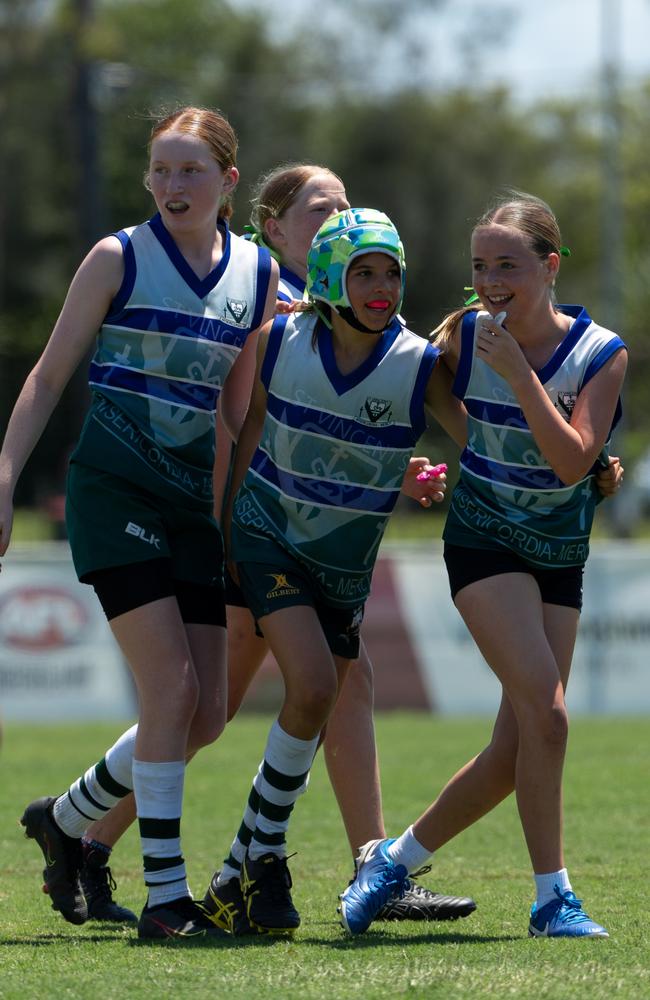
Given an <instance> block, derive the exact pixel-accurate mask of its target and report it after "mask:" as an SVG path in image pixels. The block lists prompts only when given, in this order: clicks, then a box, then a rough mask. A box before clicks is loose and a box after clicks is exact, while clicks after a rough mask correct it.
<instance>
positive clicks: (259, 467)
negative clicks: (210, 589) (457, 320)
mask: <svg viewBox="0 0 650 1000" xmlns="http://www.w3.org/2000/svg"><path fill="white" fill-rule="evenodd" d="M313 334H315V335H316V343H315V346H314V344H313V342H312V335H313ZM437 356H438V351H437V350H436V349H434V348H432V347H431V345H430V344H428V342H427V341H426V340H424V339H423V338H421V337H418V336H416V335H415V334H413V333H411V332H410V331H408V330H405V329H404V328H403V327H402V326H401V324H400V323H399V322H398V321H396V320H394V321H393V323H392V324H391V325H390V326H389V327H388V328H387V329H386V330H385V331H384V333H383V334H381V335H380V336H378V337H377V343H376V346H375V348H374V350H373V352H372V353H371V355H370V356H369V357H368V358H367V359H366V360H365V361H364V362H363V363H362V364H361V365H360V366H359V367H358V368H357V369H355V370H354V371H352V372H350V373H349V374H346V375H343V374H341V373H340V371H339V369H338V367H337V364H336V359H335V354H334V348H333V343H332V333H331V331H330V330H329V328H328V327H327V326H326V325H325V324H324V323H323V322H322V321H321V320H320V319H319V318H318V317H317V316H316V315H315V314H314V313H313V312H306V313H299V314H295V315H291V316H280V317H277V318H276V320H275V321H274V323H273V327H272V329H271V333H270V336H269V341H268V346H267V350H266V355H265V358H264V362H263V365H262V370H261V378H262V381H263V383H264V386H265V388H266V390H267V412H266V416H265V420H264V425H263V429H262V434H261V440H260V444H259V447H258V448H257V450H256V452H255V454H254V456H253V459H252V462H251V467H250V469H249V470H248V473H247V474H246V477H245V479H244V482H243V484H242V486H241V488H240V490H239V492H238V494H237V497H236V499H235V504H234V512H233V528H234V531H233V555H234V558H235V559H236V560H240V561H245V560H247V559H252V558H253V555H252V553H254V545H252V544H251V540H252V541H253V542H254V538H255V536H259V535H260V534H261V535H265V536H269V537H271V538H273V539H274V540H275V541H276V542H277V543H278V544H279V545H281V546H282V547H283V548H284V549H285V551H287V552H288V553H289V554H290V555H291V557H292V558H295V559H296V560H297V561H298V562H299V563H301V564H302V565H303V567H305V568H306V569H307V571H308V573H309V574H310V577H311V579H312V580H313V581H314V583H315V586H316V592H317V593H319V594H320V595H321V598H322V600H324V601H325V602H326V603H329V604H332V605H336V606H342V607H345V606H355V605H358V604H360V603H361V602H362V601H364V600H365V598H366V597H367V596H368V593H369V591H370V580H371V576H372V570H373V567H374V563H375V559H376V556H377V549H378V547H379V543H380V541H381V538H382V535H383V532H384V529H385V527H386V523H387V521H388V518H389V516H390V513H391V511H392V509H393V507H394V505H395V501H396V500H397V497H398V495H399V490H400V486H401V483H402V479H403V477H404V473H405V471H406V468H407V465H408V461H409V458H410V457H411V454H412V451H413V448H414V446H415V443H416V441H417V439H418V438H419V436H420V434H421V433H422V431H423V430H424V427H425V415H424V393H425V389H426V385H427V382H428V380H429V376H430V375H431V372H432V370H433V367H434V365H435V363H436V358H437ZM238 538H239V539H240V541H239V542H238V541H237V539H238ZM238 545H239V548H238Z"/></svg>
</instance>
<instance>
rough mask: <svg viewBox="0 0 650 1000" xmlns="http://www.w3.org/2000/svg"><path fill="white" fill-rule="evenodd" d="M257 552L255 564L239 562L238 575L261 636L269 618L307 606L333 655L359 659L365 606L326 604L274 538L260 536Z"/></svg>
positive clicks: (313, 584)
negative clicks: (297, 607) (261, 622)
mask: <svg viewBox="0 0 650 1000" xmlns="http://www.w3.org/2000/svg"><path fill="white" fill-rule="evenodd" d="M258 542H259V544H258ZM255 549H256V552H255V561H254V562H253V561H252V560H250V561H249V560H246V561H245V562H238V563H237V572H238V574H239V584H240V587H241V589H242V592H243V594H244V598H245V600H246V605H247V606H248V608H249V609H250V611H251V614H252V615H253V618H254V619H255V624H256V627H257V629H258V633H259V634H260V635H262V634H263V632H262V629H261V628H260V624H259V622H260V619H262V618H264V617H266V615H271V614H273V612H274V611H279V610H280V609H281V608H291V607H296V606H297V605H307V606H308V607H311V608H313V609H314V610H315V612H316V614H317V616H318V620H319V622H320V625H321V628H322V629H323V634H324V636H325V639H326V641H327V645H328V646H329V648H330V650H331V651H332V653H334V655H335V656H341V657H343V658H344V659H347V660H356V659H357V658H358V656H359V641H360V640H359V632H360V629H361V622H362V621H363V611H364V605H363V604H358V605H356V606H355V607H350V608H345V607H343V608H337V607H334V605H332V604H326V603H325V602H324V601H323V600H322V598H321V597H320V594H319V593H318V591H317V588H316V585H315V583H314V581H313V580H312V579H311V577H310V575H309V573H308V571H307V570H306V569H305V568H304V567H303V566H301V565H300V563H299V562H297V560H295V559H293V558H292V556H291V555H290V554H289V553H288V552H287V551H286V550H285V549H283V548H282V546H281V545H278V544H277V542H274V541H273V539H271V538H262V537H260V536H257V535H256V536H255Z"/></svg>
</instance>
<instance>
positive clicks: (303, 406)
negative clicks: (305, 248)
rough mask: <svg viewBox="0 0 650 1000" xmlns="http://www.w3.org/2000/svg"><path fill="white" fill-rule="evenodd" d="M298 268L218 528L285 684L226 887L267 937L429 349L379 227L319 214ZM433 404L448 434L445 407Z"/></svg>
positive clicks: (282, 925)
mask: <svg viewBox="0 0 650 1000" xmlns="http://www.w3.org/2000/svg"><path fill="white" fill-rule="evenodd" d="M307 271H308V273H307V293H308V295H309V298H310V300H311V302H312V303H313V308H311V309H310V310H308V311H306V312H301V313H294V314H289V315H284V316H278V317H276V319H275V320H274V321H273V322H272V323H270V324H268V325H267V327H266V328H265V329H264V330H263V331H262V340H261V343H260V348H259V351H258V366H257V373H256V379H255V385H254V388H253V394H252V399H251V405H250V408H249V411H248V415H247V418H246V421H245V424H244V427H243V429H242V433H241V435H240V439H239V443H238V446H237V452H236V456H235V464H234V471H233V485H232V490H231V493H230V498H229V501H228V503H227V505H226V518H225V522H226V532H227V534H228V536H229V538H230V543H229V544H230V556H231V562H232V566H233V571H234V572H235V573H237V574H238V577H239V583H240V585H241V587H242V589H243V591H244V595H245V597H246V601H247V604H248V606H249V608H250V609H251V612H252V614H253V615H254V617H255V619H256V621H257V623H258V626H259V628H260V630H261V631H262V632H263V634H264V637H265V639H266V641H267V642H268V643H269V646H270V648H271V650H272V652H273V654H274V656H275V658H276V660H277V662H278V664H279V667H280V670H281V671H282V674H283V678H284V681H285V698H284V702H283V705H282V709H281V711H280V714H279V717H278V719H277V721H276V722H275V723H274V724H273V726H272V728H271V732H270V734H269V738H268V742H267V746H266V750H265V753H264V759H263V761H262V764H261V766H260V769H259V771H258V774H257V776H256V778H255V782H254V785H253V789H252V791H251V794H250V796H249V799H248V807H247V810H246V813H245V817H244V825H245V826H246V827H247V828H248V830H249V831H253V833H252V836H251V838H250V842H249V843H248V845H247V847H248V849H247V853H246V856H245V858H244V861H243V865H242V874H241V880H240V882H241V889H242V893H243V897H244V903H245V907H246V917H247V919H248V921H249V922H250V924H251V925H252V926H253V927H254V928H257V929H259V930H262V931H267V932H271V933H273V932H275V933H286V932H290V931H292V930H293V929H294V928H295V927H297V926H298V924H299V922H300V918H299V916H298V913H297V912H296V910H295V908H294V906H293V902H292V900H291V894H290V891H289V890H290V887H291V881H290V876H289V872H288V869H287V864H286V845H285V837H286V830H287V826H288V822H289V816H290V813H291V810H292V808H293V805H294V803H295V801H296V799H297V797H298V795H299V794H301V792H303V791H304V790H305V788H306V783H307V777H308V774H309V769H310V767H311V763H312V760H313V756H314V753H315V751H316V748H317V745H318V741H319V736H320V733H321V731H322V729H323V727H324V725H325V724H326V722H327V719H328V716H329V714H330V712H331V711H332V708H333V706H334V703H335V701H336V697H337V694H338V690H339V688H340V685H341V683H342V681H343V679H344V678H345V675H346V672H347V669H348V666H349V664H350V662H351V661H352V660H354V659H355V658H356V656H357V655H358V650H359V627H360V624H361V621H362V618H363V608H364V603H365V600H366V598H367V596H368V594H369V591H370V581H371V577H372V571H373V567H374V562H375V559H376V556H377V550H378V547H379V542H380V540H381V536H382V534H383V531H384V528H385V526H386V523H387V521H388V518H389V516H390V512H391V510H392V508H393V506H394V504H395V501H396V499H397V496H398V494H399V489H400V485H401V482H402V479H403V476H404V473H405V470H406V468H407V466H408V462H409V458H410V456H411V453H412V450H413V447H414V445H415V443H416V441H417V439H418V437H419V436H420V434H421V432H422V431H423V430H424V427H425V414H424V407H425V404H431V403H432V402H433V400H434V392H433V387H434V384H435V383H436V381H437V375H436V374H435V373H436V372H437V369H436V359H437V356H438V351H437V349H435V348H432V347H431V345H430V344H428V343H427V342H426V341H425V340H423V339H422V338H420V337H417V336H415V335H414V334H412V333H410V332H409V331H408V330H405V329H404V327H403V325H402V322H401V321H400V319H399V318H398V313H399V309H400V306H401V303H402V298H403V294H404V283H405V261H404V251H403V247H402V244H401V241H400V239H399V235H398V233H397V231H396V229H395V227H394V225H393V224H392V222H391V221H390V220H389V219H388V218H387V216H385V215H383V213H381V212H376V211H374V210H370V209H348V210H346V211H343V212H339V213H337V214H336V215H334V216H332V217H331V218H330V219H329V220H327V221H326V222H325V223H324V225H323V226H322V227H321V229H320V230H319V231H318V233H317V235H316V237H315V238H314V241H313V243H312V246H311V248H310V251H309V255H308V268H307ZM437 395H440V398H441V400H443V401H444V405H445V410H446V412H444V413H443V412H441V413H439V414H438V416H439V417H440V419H441V422H443V423H444V425H445V426H446V427H447V428H449V429H451V427H454V428H455V429H456V428H457V427H458V426H460V423H461V422H462V419H463V416H462V411H461V410H460V407H458V408H456V404H455V403H454V401H453V400H452V397H451V396H450V394H449V393H440V394H438V393H436V396H437ZM454 421H456V423H454Z"/></svg>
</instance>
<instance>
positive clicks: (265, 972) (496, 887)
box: [0, 715, 650, 1000]
mask: <svg viewBox="0 0 650 1000" xmlns="http://www.w3.org/2000/svg"><path fill="white" fill-rule="evenodd" d="M269 721H270V720H269V719H268V718H264V717H259V716H251V715H240V716H239V718H238V719H236V720H235V722H234V723H232V724H231V726H230V727H229V728H228V730H227V732H226V734H225V736H224V737H223V738H222V739H221V740H220V741H219V743H218V744H217V745H215V746H214V747H212V748H210V749H209V750H205V751H203V752H202V754H200V755H199V757H198V758H197V760H195V761H194V762H193V763H192V765H191V767H190V769H189V771H188V776H187V782H186V798H185V818H184V825H183V845H184V852H185V856H186V859H187V861H188V867H189V874H190V881H191V885H192V888H193V891H194V893H195V895H196V896H202V895H203V892H204V891H205V888H206V886H207V883H208V880H209V878H210V876H211V874H212V872H213V870H214V868H215V867H216V866H218V865H219V864H220V859H221V858H222V857H223V856H224V854H225V851H226V848H227V846H228V844H229V843H230V839H231V837H232V834H233V832H234V830H235V828H236V826H237V825H238V823H239V819H240V816H241V812H242V808H243V805H244V800H245V797H246V795H247V791H248V787H249V783H250V780H251V778H252V775H253V773H254V769H255V767H256V765H257V762H258V758H259V756H260V753H261V750H262V748H263V743H264V740H265V736H266V731H267V729H268V725H269ZM377 726H378V742H379V747H380V753H381V761H382V774H383V790H384V808H385V814H386V824H387V828H388V830H389V832H391V833H397V832H401V830H402V829H403V827H404V826H405V824H406V823H407V822H409V821H411V820H412V819H414V818H415V816H416V815H417V814H418V812H419V810H420V809H421V807H423V806H424V805H425V804H427V803H428V801H429V800H430V798H432V797H433V795H434V794H435V792H436V790H437V789H438V787H439V786H440V784H441V782H442V781H444V780H445V778H446V777H448V776H449V775H450V774H451V773H452V771H453V770H454V769H455V768H456V767H458V766H459V765H460V764H461V763H463V762H464V760H465V759H466V758H467V757H468V756H469V755H470V754H473V753H474V752H476V751H477V750H478V749H480V747H481V746H482V744H483V742H484V741H485V740H486V738H487V736H488V734H489V725H488V722H487V721H486V720H481V721H471V720H467V721H453V720H442V721H441V720H438V719H435V718H432V717H429V716H424V715H387V716H380V717H379V718H378V721H377ZM648 728H649V727H648V720H647V719H640V720H623V721H616V720H586V719H578V720H576V721H574V723H573V726H572V732H571V737H570V748H569V756H568V761H567V766H566V783H565V802H566V814H567V815H566V823H565V827H566V842H567V862H568V866H569V871H570V874H571V876H572V880H573V884H574V888H575V890H576V892H577V893H578V895H583V896H584V897H585V899H586V902H587V909H588V912H590V913H591V914H592V915H593V916H594V917H595V918H596V919H597V920H599V921H600V922H602V923H604V924H605V926H606V927H607V928H608V929H609V931H610V934H611V937H610V939H609V940H607V941H582V942H580V941H548V940H530V939H528V938H527V936H526V935H527V912H528V907H529V905H530V902H531V896H532V880H531V877H530V874H529V864H528V859H527V855H526V851H525V848H524V845H523V840H522V836H521V833H520V829H519V824H518V819H517V815H516V810H515V807H514V803H513V802H512V801H509V802H506V803H504V804H503V805H502V806H500V807H499V808H498V809H497V810H495V811H494V812H493V813H492V814H491V815H490V816H488V817H486V818H485V819H484V820H482V821H481V823H480V824H478V825H477V826H476V827H474V828H473V829H471V830H469V831H467V832H466V833H464V834H463V835H462V836H460V837H459V838H457V839H456V840H455V841H454V842H453V843H452V844H449V845H447V847H445V848H444V849H443V850H442V851H440V853H439V854H438V855H437V856H436V858H435V859H434V870H433V872H432V873H431V874H430V875H428V876H426V877H425V880H424V881H425V882H426V884H428V885H430V886H431V887H432V888H436V889H440V890H441V891H447V892H459V893H467V894H470V895H473V896H474V898H475V899H476V900H477V903H478V910H477V911H476V913H474V914H473V915H472V916H470V917H469V918H467V919H466V920H463V921H460V922H457V923H451V924H435V923H434V924H425V925H423V924H419V925H418V924H405V923H402V924H391V925H385V924H384V925H382V924H375V925H373V927H372V928H371V929H370V930H369V931H368V933H367V934H366V935H364V936H362V937H360V938H357V939H354V940H350V939H347V938H346V937H345V936H344V934H343V931H342V930H341V929H340V927H339V926H338V923H337V915H336V902H337V900H336V896H337V893H338V892H340V891H341V889H342V888H344V886H345V885H346V883H347V880H348V878H349V876H350V871H351V860H350V855H349V851H348V848H347V845H346V842H345V836H344V833H343V827H342V824H341V821H340V818H339V815H338V812H337V809H336V806H335V803H334V799H333V796H332V793H331V790H330V788H329V784H328V782H327V779H326V774H325V771H324V768H323V764H322V760H320V759H318V760H317V762H316V765H315V768H314V773H313V776H312V781H311V784H310V789H309V792H308V794H307V795H306V796H305V798H303V799H302V800H300V801H299V803H298V805H297V807H296V811H295V813H294V818H293V821H292V827H291V831H290V843H289V848H290V851H296V852H297V853H296V855H295V857H293V858H292V860H291V862H290V865H291V870H292V873H293V878H294V899H295V902H296V905H297V906H298V909H299V910H300V912H301V915H302V926H301V928H300V929H299V931H298V932H297V934H296V936H295V938H294V939H293V940H292V941H282V940H275V941H273V940H265V939H262V938H260V939H249V938H244V939H236V938H235V939H232V943H231V942H230V941H225V942H219V944H218V945H217V946H214V945H213V946H208V947H203V946H200V945H195V946H191V947H182V946H181V947H178V946H174V945H162V946H157V945H151V944H145V945H139V944H138V942H137V939H136V937H135V934H134V932H133V931H132V930H125V929H123V928H119V927H115V926H105V925H101V924H97V923H93V922H89V923H88V924H86V925H84V926H83V927H81V928H76V927H73V926H72V925H70V924H67V923H66V922H65V921H64V920H63V919H62V918H61V917H60V916H59V915H58V914H55V913H54V912H53V911H52V910H51V909H50V908H49V904H48V900H47V897H46V896H44V895H42V894H41V892H40V890H39V886H40V870H41V867H42V863H41V857H40V852H39V851H38V849H37V847H36V846H35V844H34V842H33V841H28V840H25V839H24V838H23V837H22V831H21V828H20V827H19V826H18V817H19V816H20V815H21V812H22V809H23V808H24V806H25V804H26V803H27V802H29V801H30V800H31V799H33V798H35V797H37V796H39V795H42V794H48V793H49V794H53V793H56V792H59V791H61V790H62V789H63V788H64V787H66V786H67V784H68V783H69V781H70V780H71V779H72V778H73V777H75V776H76V775H77V774H78V773H79V771H80V770H81V769H83V767H84V766H86V765H88V764H89V763H91V762H92V761H93V760H95V759H96V758H98V757H99V756H101V754H102V752H103V750H104V749H105V748H106V746H108V745H109V744H110V742H111V741H112V739H113V738H114V736H116V735H117V734H118V732H119V731H120V729H121V727H119V728H118V727H116V726H107V725H92V726H85V727H81V726H65V727H64V726H51V727H35V726H28V725H17V724H14V725H7V726H6V727H5V734H4V745H3V748H2V752H1V754H0V803H1V808H0V816H1V817H2V823H1V826H0V869H1V879H0V945H1V952H0V997H1V998H3V1000H4V998H12V1000H13V998H20V1000H31V998H37V997H38V998H40V997H43V996H49V997H53V998H59V997H65V998H68V1000H77V998H79V1000H82V998H83V1000H89V998H92V1000H94V998H98V1000H100V998H101V1000H112V998H129V1000H131V998H133V1000H140V998H150V1000H154V998H165V1000H166V998H170V1000H171V998H174V1000H184V998H190V997H191V998H199V1000H201V998H204V997H205V998H207V997H216V998H224V1000H240V998H247V1000H267V998H273V1000H312V998H327V1000H339V998H347V997H350V998H357V997H359V998H364V1000H390V998H393V997H407V998H428V997H446V998H459V997H463V998H466V997H472V998H473V1000H480V998H485V997H491V998H493V997H516V998H535V1000H537V998H542V997H548V998H553V1000H559V998H573V997H581V998H582V997H584V998H590V1000H599V998H614V997H615V998H634V1000H643V998H648V997H650V935H649V934H648V929H647V928H648V916H647V914H648V867H649V859H650V834H649V829H650V822H649V810H648ZM112 867H113V873H114V875H115V877H116V878H117V880H118V892H117V894H116V896H117V898H118V899H119V901H120V902H123V903H124V904H125V905H128V906H130V907H131V908H132V909H134V910H136V912H139V910H140V908H141V907H142V905H143V896H144V893H143V887H142V883H141V876H140V859H139V851H138V840H137V836H136V833H135V831H134V830H130V831H129V833H128V834H127V835H126V836H125V838H124V839H123V841H122V843H121V844H120V845H119V846H118V848H117V849H116V850H115V852H114V855H113V864H112Z"/></svg>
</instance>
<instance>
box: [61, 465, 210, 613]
mask: <svg viewBox="0 0 650 1000" xmlns="http://www.w3.org/2000/svg"><path fill="white" fill-rule="evenodd" d="M66 524H67V529H68V537H69V540H70V548H71V550H72V558H73V561H74V565H75V569H76V571H77V576H78V577H79V579H80V580H81V581H82V582H83V583H90V584H91V585H92V586H95V589H96V590H97V589H98V588H97V584H98V583H101V593H100V592H99V590H98V594H99V596H100V600H102V606H104V599H105V600H106V602H107V604H108V605H109V606H110V608H111V609H113V611H114V609H115V607H120V608H121V609H122V610H121V611H120V612H119V613H124V611H128V610H132V608H133V607H140V606H142V605H143V604H146V603H149V602H150V601H151V600H157V599H158V598H159V597H165V596H172V595H173V596H176V597H177V598H179V604H181V603H182V606H183V608H184V609H185V611H184V613H183V619H184V620H185V621H187V620H188V619H187V618H186V617H185V614H186V613H187V612H188V605H189V604H190V603H191V596H190V595H193V597H194V599H195V601H196V604H197V607H198V606H204V600H203V598H202V597H201V596H200V594H201V589H202V588H206V589H207V593H206V595H205V602H206V603H205V608H207V607H208V605H210V604H212V599H213V597H214V603H215V604H216V606H217V608H219V607H220V606H223V604H224V600H223V542H222V538H221V532H220V530H219V527H218V525H217V523H216V521H215V520H214V518H213V517H212V515H211V513H209V511H208V510H207V509H200V508H189V507H179V506H178V505H175V504H171V503H169V502H168V501H166V500H164V499H163V498H161V497H158V496H156V495H155V494H152V493H149V492H148V491H147V490H144V489H142V488H141V487H139V486H137V485H136V484H134V483H131V482H129V481H128V480H126V479H121V478H120V477H119V476H115V475H113V474H111V473H107V472H103V471H101V470H98V469H92V468H89V467H88V466H85V465H81V464H80V463H78V462H73V463H71V465H70V469H69V472H68V492H67V501H66ZM121 569H124V570H125V573H124V574H122V573H120V572H119V570H121ZM109 571H112V572H109ZM129 572H130V573H132V575H133V580H132V581H129V580H128V578H127V577H128V573H129ZM157 576H158V577H159V579H156V578H157ZM179 584H183V585H184V586H183V587H179ZM121 587H124V591H125V593H124V598H123V599H122V598H121V597H120V594H119V590H120V588H121ZM196 588H199V589H196ZM181 590H182V591H183V594H184V596H180V597H179V594H180V591H181ZM102 594H103V595H104V598H102ZM134 602H136V603H134ZM126 605H130V606H126ZM104 610H105V611H106V613H107V616H108V610H107V608H106V607H105V609H104ZM196 613H197V614H198V615H199V616H201V617H206V616H208V612H207V610H203V611H200V610H198V611H197V612H196ZM110 617H115V614H114V613H112V614H110ZM208 617H209V618H210V621H209V623H210V624H213V623H214V624H222V623H223V622H225V612H224V613H223V615H222V612H221V611H220V610H218V611H217V612H216V618H217V619H218V620H217V621H216V622H215V621H213V616H212V615H211V614H210V615H209V616H208ZM222 618H223V622H222Z"/></svg>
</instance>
